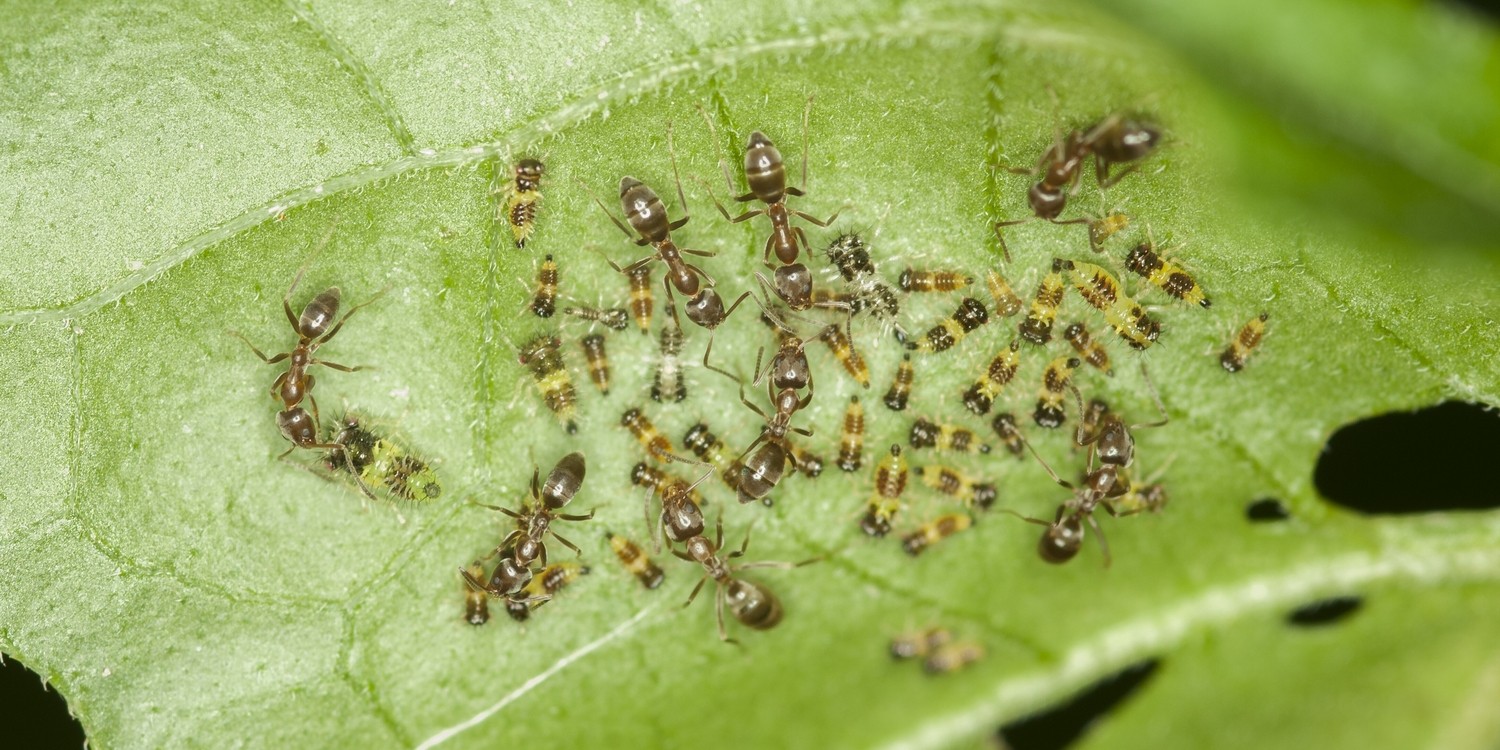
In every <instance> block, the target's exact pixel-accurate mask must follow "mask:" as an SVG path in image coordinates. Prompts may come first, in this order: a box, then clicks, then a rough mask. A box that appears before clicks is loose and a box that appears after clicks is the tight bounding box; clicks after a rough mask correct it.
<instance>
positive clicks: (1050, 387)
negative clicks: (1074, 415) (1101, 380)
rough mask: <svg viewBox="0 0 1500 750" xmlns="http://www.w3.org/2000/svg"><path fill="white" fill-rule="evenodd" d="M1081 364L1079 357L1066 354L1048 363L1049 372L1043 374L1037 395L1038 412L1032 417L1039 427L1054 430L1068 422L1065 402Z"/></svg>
mask: <svg viewBox="0 0 1500 750" xmlns="http://www.w3.org/2000/svg"><path fill="white" fill-rule="evenodd" d="M1081 364H1083V363H1082V362H1079V361H1078V358H1077V357H1069V356H1068V355H1066V354H1064V355H1063V356H1061V357H1058V358H1056V359H1054V360H1052V361H1051V362H1048V363H1047V370H1046V371H1045V372H1043V373H1042V388H1041V390H1040V391H1039V392H1038V393H1037V399H1036V411H1035V412H1033V413H1032V415H1031V418H1032V419H1033V420H1035V421H1036V423H1037V426H1038V427H1046V428H1048V429H1052V428H1054V427H1061V426H1062V423H1063V422H1065V421H1067V419H1068V415H1067V413H1066V412H1064V411H1063V400H1064V399H1066V398H1067V397H1068V386H1069V385H1070V384H1071V383H1072V380H1073V371H1074V370H1076V369H1078V366H1079V365H1081Z"/></svg>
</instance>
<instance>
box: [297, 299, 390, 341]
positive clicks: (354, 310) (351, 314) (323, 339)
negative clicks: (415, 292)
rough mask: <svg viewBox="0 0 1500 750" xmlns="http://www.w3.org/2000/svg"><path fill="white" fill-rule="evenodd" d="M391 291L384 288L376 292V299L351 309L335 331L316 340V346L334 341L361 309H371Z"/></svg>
mask: <svg viewBox="0 0 1500 750" xmlns="http://www.w3.org/2000/svg"><path fill="white" fill-rule="evenodd" d="M389 291H391V288H390V287H386V288H384V289H382V290H380V291H378V292H376V293H375V296H374V297H371V298H369V299H367V300H365V301H364V302H361V303H359V304H357V305H355V306H354V307H351V308H349V311H348V312H346V313H344V317H342V318H339V322H338V323H337V324H335V325H334V326H333V330H330V331H329V332H328V333H325V334H323V335H322V336H320V337H318V338H317V339H315V342H316V345H317V346H322V345H324V344H326V343H328V342H329V340H330V339H332V338H333V337H334V336H337V335H338V333H339V329H341V328H343V327H344V323H346V322H348V320H349V318H351V317H353V316H354V314H355V313H357V312H359V310H360V308H362V307H369V306H370V305H372V304H374V303H375V301H376V300H379V299H380V298H381V297H384V296H385V295H386V293H387V292H389ZM314 348H316V347H314Z"/></svg>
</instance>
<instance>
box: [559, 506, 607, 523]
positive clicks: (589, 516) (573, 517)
mask: <svg viewBox="0 0 1500 750" xmlns="http://www.w3.org/2000/svg"><path fill="white" fill-rule="evenodd" d="M594 510H597V508H596V509H592V510H590V511H589V512H587V513H582V514H570V513H561V514H558V515H556V516H553V518H561V519H562V520H564V521H591V520H593V518H594Z"/></svg>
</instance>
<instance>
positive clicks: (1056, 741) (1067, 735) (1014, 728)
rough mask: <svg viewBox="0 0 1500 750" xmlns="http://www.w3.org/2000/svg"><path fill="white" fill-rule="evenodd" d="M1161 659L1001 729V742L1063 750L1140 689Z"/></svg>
mask: <svg viewBox="0 0 1500 750" xmlns="http://www.w3.org/2000/svg"><path fill="white" fill-rule="evenodd" d="M1160 665H1161V660H1160V659H1148V660H1146V661H1143V662H1138V663H1136V664H1132V665H1130V666H1128V667H1126V668H1125V669H1122V670H1120V671H1119V672H1116V673H1115V674H1112V675H1110V676H1108V677H1106V678H1104V679H1102V680H1100V681H1098V682H1096V683H1094V684H1092V685H1090V686H1088V687H1087V688H1084V690H1083V691H1082V692H1080V693H1078V694H1077V695H1074V696H1073V697H1072V698H1069V699H1068V700H1067V701H1066V702H1065V703H1062V704H1060V705H1057V706H1054V707H1052V708H1050V709H1047V710H1045V711H1043V712H1042V713H1038V714H1032V715H1031V716H1028V717H1026V718H1024V719H1020V720H1019V721H1015V722H1012V723H1010V724H1006V725H1005V726H1003V727H1000V740H1001V742H1002V743H1004V746H1005V747H1008V748H1011V750H1061V748H1065V747H1068V746H1069V745H1072V744H1073V743H1075V742H1077V741H1078V738H1080V737H1082V736H1083V735H1084V733H1085V732H1087V731H1088V729H1089V727H1090V726H1092V725H1093V724H1094V722H1095V721H1098V720H1099V719H1100V718H1101V717H1103V716H1104V715H1105V714H1107V713H1109V712H1110V711H1111V710H1113V709H1114V708H1115V706H1118V705H1119V704H1120V703H1122V702H1124V700H1125V699H1126V698H1128V697H1130V695H1131V694H1132V693H1134V692H1135V691H1137V690H1139V689H1140V688H1141V686H1142V685H1144V684H1145V683H1146V680H1147V679H1149V678H1150V677H1151V675H1153V674H1155V673H1156V668H1157V667H1158V666H1160Z"/></svg>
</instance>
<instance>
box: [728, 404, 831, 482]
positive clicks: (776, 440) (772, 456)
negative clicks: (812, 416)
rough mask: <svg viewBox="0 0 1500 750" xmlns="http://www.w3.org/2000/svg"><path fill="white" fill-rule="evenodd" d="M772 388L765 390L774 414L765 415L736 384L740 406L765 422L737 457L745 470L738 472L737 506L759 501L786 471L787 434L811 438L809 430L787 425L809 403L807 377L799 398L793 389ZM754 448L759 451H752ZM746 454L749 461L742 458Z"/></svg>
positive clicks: (789, 450)
mask: <svg viewBox="0 0 1500 750" xmlns="http://www.w3.org/2000/svg"><path fill="white" fill-rule="evenodd" d="M774 386H775V384H774V383H772V384H770V385H769V386H768V387H767V390H768V391H770V396H771V404H772V405H773V407H774V408H773V411H774V414H767V413H766V412H765V410H763V409H761V408H760V407H759V406H756V405H755V404H753V403H751V402H750V400H749V399H747V398H745V384H744V382H743V381H741V383H740V403H742V404H744V405H745V406H747V407H749V408H750V409H751V410H752V411H754V412H755V413H756V414H759V415H760V417H761V418H762V419H764V420H765V421H766V425H765V427H764V428H762V429H761V432H760V435H758V436H756V438H755V440H754V441H752V442H751V443H750V445H749V447H747V448H745V450H744V452H742V453H741V454H740V460H741V461H743V462H744V465H745V468H744V469H742V470H741V471H740V483H739V488H738V489H737V490H736V494H737V495H738V497H739V501H740V502H741V503H749V502H753V501H756V500H763V499H764V498H765V496H766V495H767V494H768V493H770V491H771V490H772V489H775V487H776V484H777V483H778V482H780V481H781V475H782V473H783V472H785V470H786V462H787V459H788V457H789V456H790V454H791V452H792V449H791V446H790V445H788V443H787V439H786V436H787V432H789V431H790V432H795V433H797V434H798V435H803V436H805V437H812V430H808V429H804V428H801V427H792V426H791V421H792V415H794V414H796V413H797V412H798V411H800V410H802V409H805V408H807V406H808V404H811V403H812V397H813V386H812V379H811V377H809V378H808V379H807V395H806V396H803V397H800V398H799V397H798V396H797V389H796V388H793V387H785V388H780V389H776V388H775V387H774ZM757 447H758V448H759V450H756V448H757ZM751 451H755V452H754V454H751ZM747 455H748V456H749V458H746V456H747Z"/></svg>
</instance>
